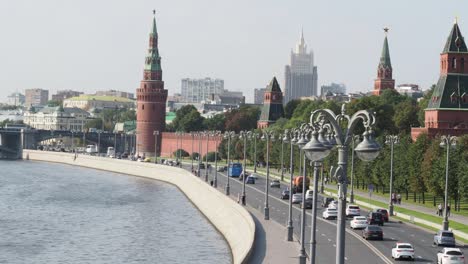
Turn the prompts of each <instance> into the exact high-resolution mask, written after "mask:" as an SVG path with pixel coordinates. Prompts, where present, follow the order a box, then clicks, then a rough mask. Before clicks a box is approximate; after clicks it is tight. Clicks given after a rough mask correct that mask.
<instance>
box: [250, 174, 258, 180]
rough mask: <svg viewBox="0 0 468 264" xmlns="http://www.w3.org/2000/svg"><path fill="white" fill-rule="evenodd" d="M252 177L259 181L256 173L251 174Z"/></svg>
mask: <svg viewBox="0 0 468 264" xmlns="http://www.w3.org/2000/svg"><path fill="white" fill-rule="evenodd" d="M250 176H252V177H253V178H254V179H255V180H258V177H259V176H258V174H256V173H251V174H250Z"/></svg>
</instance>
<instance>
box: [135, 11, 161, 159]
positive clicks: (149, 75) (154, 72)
mask: <svg viewBox="0 0 468 264" xmlns="http://www.w3.org/2000/svg"><path fill="white" fill-rule="evenodd" d="M154 13H155V12H154V11H153V14H154ZM136 94H137V128H136V133H137V134H136V138H137V140H136V143H137V145H136V151H137V153H136V154H138V155H141V156H147V157H148V156H154V152H155V149H154V148H155V145H156V144H155V143H156V142H155V139H156V140H158V144H157V146H158V149H157V152H158V153H160V150H161V135H162V132H163V131H164V129H165V126H166V123H165V118H166V100H167V90H165V89H164V82H163V81H162V69H161V57H160V56H159V50H158V32H157V29H156V17H153V27H152V30H151V33H150V35H149V48H148V54H147V55H146V58H145V68H144V71H143V80H142V81H141V83H140V88H137V93H136ZM155 131H159V133H156V134H157V135H156V136H155V133H154V132H155Z"/></svg>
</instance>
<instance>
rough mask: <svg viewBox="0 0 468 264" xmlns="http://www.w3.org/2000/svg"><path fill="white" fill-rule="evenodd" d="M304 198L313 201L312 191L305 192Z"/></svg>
mask: <svg viewBox="0 0 468 264" xmlns="http://www.w3.org/2000/svg"><path fill="white" fill-rule="evenodd" d="M305 198H306V200H313V199H314V191H313V190H307V192H306V196H305Z"/></svg>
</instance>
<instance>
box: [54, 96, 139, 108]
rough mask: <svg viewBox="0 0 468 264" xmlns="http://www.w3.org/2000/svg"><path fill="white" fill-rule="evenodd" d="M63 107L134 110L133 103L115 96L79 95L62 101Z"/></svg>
mask: <svg viewBox="0 0 468 264" xmlns="http://www.w3.org/2000/svg"><path fill="white" fill-rule="evenodd" d="M63 107H77V108H81V109H83V110H86V111H89V110H93V109H116V108H135V101H134V100H131V99H128V98H123V97H115V96H97V95H86V94H83V95H80V96H76V97H71V98H68V99H65V100H63Z"/></svg>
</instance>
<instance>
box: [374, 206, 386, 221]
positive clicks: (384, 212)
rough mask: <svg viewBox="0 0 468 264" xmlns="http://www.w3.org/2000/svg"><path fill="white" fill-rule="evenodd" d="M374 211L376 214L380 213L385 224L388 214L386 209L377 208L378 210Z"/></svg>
mask: <svg viewBox="0 0 468 264" xmlns="http://www.w3.org/2000/svg"><path fill="white" fill-rule="evenodd" d="M374 211H375V212H377V213H381V214H382V216H383V220H384V221H385V222H388V218H389V213H388V211H387V209H383V208H378V209H375V210H374Z"/></svg>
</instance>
